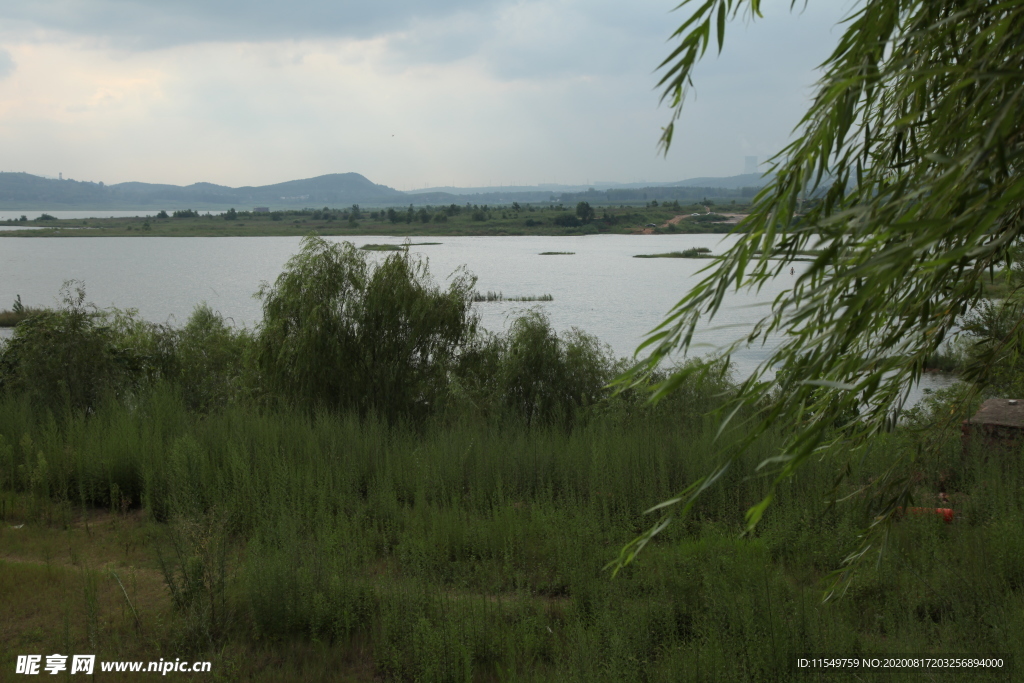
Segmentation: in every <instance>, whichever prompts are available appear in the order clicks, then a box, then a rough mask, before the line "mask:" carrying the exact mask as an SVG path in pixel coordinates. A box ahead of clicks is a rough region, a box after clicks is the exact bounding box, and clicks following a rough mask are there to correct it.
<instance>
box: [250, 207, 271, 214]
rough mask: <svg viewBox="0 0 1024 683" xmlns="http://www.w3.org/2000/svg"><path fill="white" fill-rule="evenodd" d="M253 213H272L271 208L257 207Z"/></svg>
mask: <svg viewBox="0 0 1024 683" xmlns="http://www.w3.org/2000/svg"><path fill="white" fill-rule="evenodd" d="M252 212H253V213H270V207H269V206H257V207H256V208H255V209H253V210H252Z"/></svg>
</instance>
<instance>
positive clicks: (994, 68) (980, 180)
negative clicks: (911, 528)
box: [634, 0, 1024, 558]
mask: <svg viewBox="0 0 1024 683" xmlns="http://www.w3.org/2000/svg"><path fill="white" fill-rule="evenodd" d="M688 4H689V3H688V2H684V3H683V5H688ZM760 5H761V3H760V2H759V1H758V0H709V1H708V2H706V3H703V4H702V5H700V6H699V7H697V9H696V11H694V12H693V13H692V14H691V15H690V17H689V18H688V19H687V20H686V21H685V22H684V23H683V24H682V25H681V26H680V27H679V29H678V30H677V31H676V33H675V34H674V38H678V39H679V43H678V45H677V47H676V48H675V49H674V50H673V51H672V53H671V54H670V55H669V56H668V57H667V58H666V59H665V61H664V62H663V63H662V67H663V68H665V73H664V76H663V78H662V81H661V85H663V86H664V87H665V90H664V95H663V98H664V99H667V100H668V101H670V103H671V105H672V107H673V121H674V120H675V118H676V117H678V115H679V112H680V111H681V107H682V105H683V100H684V95H685V93H686V89H687V87H688V86H689V85H690V77H691V74H692V73H693V69H694V68H695V66H696V63H697V61H698V60H699V59H700V57H701V56H702V55H703V54H704V52H705V50H706V49H707V47H708V45H709V44H710V43H711V41H712V33H713V32H714V34H715V36H716V38H717V44H718V47H719V50H721V48H722V46H723V43H724V36H725V26H726V22H727V20H729V19H730V18H734V17H735V16H736V15H737V14H738V13H739V12H741V11H742V10H743V9H744V8H745V9H746V10H747V11H748V12H749V14H750V15H751V16H759V15H760ZM844 26H845V31H844V33H843V34H842V36H841V37H840V39H839V44H838V46H837V47H836V49H835V51H834V52H833V53H832V55H831V56H830V57H829V58H828V60H827V61H826V62H825V64H824V65H823V67H822V71H823V76H822V78H821V80H820V81H819V83H818V88H817V94H816V96H815V99H814V101H813V104H812V105H811V107H810V109H809V110H808V112H807V113H806V114H805V116H804V117H803V120H802V121H801V124H800V127H799V130H800V134H799V135H798V137H797V138H796V139H795V140H794V142H792V143H791V144H790V145H789V146H788V147H786V148H785V149H784V150H782V151H781V152H780V153H779V155H778V156H777V157H776V158H775V160H774V163H773V166H772V172H773V174H774V175H773V178H772V180H771V182H770V183H769V185H768V186H767V187H766V188H765V189H764V190H763V191H762V192H761V193H760V194H759V195H758V197H757V199H756V200H755V205H754V207H753V211H752V213H751V214H750V216H749V217H748V218H747V219H746V220H745V221H744V223H743V226H744V227H745V228H746V233H744V234H741V235H740V237H739V239H738V240H737V242H736V243H735V244H734V246H733V247H732V248H730V249H729V251H728V252H726V253H725V254H723V255H721V256H719V257H717V259H716V263H715V265H714V267H713V268H712V269H711V274H710V275H709V276H708V277H706V278H705V279H704V280H703V281H702V282H700V283H699V284H698V285H697V286H696V287H694V288H693V289H692V290H691V291H690V292H689V293H688V294H687V295H686V296H685V297H684V298H683V299H682V300H681V301H680V302H679V303H678V304H677V305H676V307H675V308H674V309H673V310H672V312H671V313H670V315H669V316H668V317H667V319H666V320H665V321H664V323H663V324H662V325H661V326H660V327H659V328H658V329H657V330H656V331H655V332H654V333H653V334H652V335H651V336H650V337H649V338H648V340H647V341H646V342H645V343H644V345H643V346H642V348H646V349H650V350H651V355H650V358H649V360H648V361H647V363H645V364H643V366H642V367H641V368H639V369H638V372H643V370H644V369H650V368H653V367H655V366H656V364H657V363H658V361H659V360H660V359H662V358H666V357H668V356H669V355H671V354H674V353H677V352H679V351H680V350H685V349H687V348H688V347H689V346H690V343H691V340H692V337H693V333H694V330H695V329H696V327H697V325H698V322H699V321H702V320H706V319H707V318H710V317H713V316H714V315H715V314H716V312H717V311H718V310H719V307H720V306H721V303H722V300H723V295H724V294H725V292H726V291H727V289H729V288H730V287H733V286H737V287H747V288H751V289H755V290H756V289H758V288H759V287H760V286H761V285H762V284H764V283H765V282H766V281H768V280H769V279H771V278H774V277H776V276H779V275H780V274H781V273H782V272H783V271H784V270H785V269H787V268H788V267H789V264H788V263H786V261H792V260H794V258H795V256H796V255H797V254H799V253H800V252H801V251H806V250H808V249H810V248H814V249H817V250H818V251H819V252H820V253H819V256H818V257H817V258H816V259H815V260H814V261H813V262H812V263H811V265H810V266H809V267H808V268H807V269H806V270H805V271H804V273H803V274H802V275H801V276H800V277H799V278H797V280H796V282H795V284H794V286H793V287H792V288H791V289H789V290H787V291H785V292H783V293H782V294H781V295H780V296H779V297H778V298H777V299H776V300H775V301H774V302H773V304H772V309H771V313H770V314H769V315H767V316H766V317H765V318H764V319H763V320H762V321H761V322H760V323H759V324H758V325H757V326H756V327H755V329H754V330H753V332H752V333H751V334H750V335H748V336H747V337H746V338H744V339H741V340H738V341H737V342H736V343H735V344H734V345H732V346H731V347H729V348H728V349H726V351H725V352H726V353H728V352H730V351H732V350H734V349H736V348H739V347H740V346H743V345H745V344H748V343H762V342H764V341H765V340H767V339H768V338H769V336H770V335H780V337H779V338H781V340H782V341H781V343H780V344H779V345H778V346H776V347H775V350H774V351H773V352H772V353H771V355H770V356H769V358H767V359H766V360H765V361H764V362H763V363H762V365H761V366H760V368H759V369H758V371H757V372H756V373H755V374H754V375H753V376H752V377H751V378H750V379H748V380H747V381H746V382H744V383H743V385H742V386H741V388H740V392H739V394H738V395H737V397H736V399H735V402H736V403H738V404H740V405H743V406H748V407H757V406H761V407H763V408H764V409H763V411H762V412H760V413H759V414H758V416H757V419H756V420H755V428H754V429H753V430H752V431H751V432H750V434H751V438H752V437H753V435H755V434H757V433H761V432H763V431H764V430H768V429H770V428H771V427H772V425H777V424H780V423H783V424H792V425H797V426H798V428H797V429H794V430H793V432H792V433H791V435H790V436H789V438H788V439H787V441H786V443H785V444H784V445H783V446H782V447H781V448H780V450H779V453H777V454H775V455H774V456H773V457H772V458H771V459H768V460H766V461H765V463H764V465H765V467H767V468H769V471H774V472H775V473H776V475H777V476H778V479H777V482H778V483H779V485H781V482H783V481H785V480H786V479H788V478H789V477H791V476H792V475H794V474H795V473H796V472H797V470H798V469H799V468H800V467H801V466H803V465H804V464H805V463H807V462H808V461H809V460H810V459H811V458H812V455H813V454H815V453H818V452H820V450H821V449H822V448H823V447H824V446H825V445H826V444H828V443H832V442H838V441H842V442H843V443H844V444H845V448H846V449H847V450H849V449H854V448H856V447H858V446H864V445H865V444H869V443H871V441H872V440H874V439H877V438H878V437H879V435H881V434H883V433H884V432H885V431H887V430H889V429H891V428H892V427H893V426H894V425H895V423H896V420H897V418H898V415H899V411H900V409H901V407H902V405H903V401H904V400H905V398H906V396H907V392H908V391H909V387H910V386H911V385H912V384H913V383H914V382H916V381H918V380H919V379H920V377H921V373H922V371H923V369H924V367H925V365H926V362H927V359H928V358H929V357H930V356H931V355H932V354H934V353H935V352H936V351H937V350H938V349H939V348H940V345H941V344H943V342H944V341H945V340H946V339H947V338H948V337H949V335H950V334H951V332H952V331H953V330H954V329H955V326H956V324H957V320H958V318H959V317H960V316H962V315H964V314H965V313H967V312H968V311H969V310H971V308H972V307H973V306H975V305H976V304H977V303H978V302H979V301H980V299H981V297H982V295H983V282H984V278H985V276H986V273H988V272H990V270H991V269H993V268H994V267H996V266H997V265H999V264H1002V263H1008V262H1009V261H1010V260H1011V259H1012V255H1013V253H1014V250H1015V248H1016V245H1017V244H1018V243H1019V241H1020V237H1021V235H1022V232H1024V220H1022V212H1021V207H1022V202H1024V178H1022V177H1021V175H1020V173H1019V168H1020V164H1021V159H1022V157H1024V135H1022V134H1021V126H1022V125H1024V116H1022V115H1021V112H1022V103H1021V99H1020V96H1019V94H1020V93H1021V92H1022V89H1024V48H1022V46H1021V43H1020V42H1019V41H1018V40H1017V39H1016V36H1018V35H1019V34H1020V33H1021V31H1024V6H1020V5H1019V4H1015V3H1003V4H996V5H993V4H992V3H988V2H981V1H978V0H970V1H968V2H952V1H951V0H941V1H937V2H936V1H933V0H928V1H925V0H912V1H910V2H897V1H895V0H868V1H867V2H864V3H861V4H859V5H857V6H856V8H855V9H854V10H852V15H851V16H850V17H849V19H848V21H846V22H845V24H844ZM672 133H673V125H672V123H671V122H670V124H669V125H668V126H667V127H666V129H665V131H664V135H663V136H662V144H663V146H664V148H665V149H666V151H667V148H668V146H669V145H670V144H671V141H672ZM807 197H813V198H814V199H815V201H813V202H808V203H807V204H806V205H805V202H804V200H805V198H807ZM1019 320H1020V317H1019V315H1018V317H1017V321H1018V324H1016V325H1015V326H1014V328H1013V329H1015V336H1018V335H1021V334H1024V326H1021V325H1020V324H1019ZM1001 348H1002V345H999V344H995V345H991V346H990V347H989V348H988V351H987V352H986V353H984V354H982V355H981V356H979V358H978V362H977V363H975V364H974V365H973V366H972V367H971V368H969V369H968V373H967V377H968V378H969V379H971V380H976V381H980V382H984V378H985V375H986V374H987V372H988V369H989V368H991V367H993V364H994V363H995V362H996V360H997V358H998V354H999V353H1000V349H1001ZM776 369H778V370H781V371H782V372H781V375H780V376H781V378H782V380H781V381H780V382H779V383H778V384H777V385H776V383H775V382H774V381H773V379H772V374H773V373H774V371H775V370H776ZM691 374H692V373H687V372H682V373H677V374H675V375H673V376H672V377H670V378H669V379H668V380H666V381H665V382H663V383H662V384H661V385H660V387H659V390H658V394H657V395H659V396H660V395H665V394H667V393H670V392H671V391H673V390H674V389H675V388H677V387H679V386H681V385H683V384H685V383H686V382H688V381H690V377H691ZM634 376H636V375H635V374H634ZM775 391H777V392H778V393H777V394H776V395H777V396H778V397H779V400H775V401H768V402H767V403H762V401H763V399H764V398H765V397H766V396H769V395H771V394H772V392H775ZM843 415H855V416H859V417H857V419H854V420H851V421H848V422H847V423H845V424H844V426H843V429H840V430H838V431H837V430H835V429H834V425H835V421H836V419H837V418H838V417H840V416H843ZM713 478H714V477H710V478H709V479H705V480H703V482H704V483H707V482H708V481H711V480H712V479H713ZM701 490H704V489H703V488H702V487H701V486H698V487H697V488H694V489H692V490H691V493H694V492H699V491H701ZM904 493H905V492H904ZM898 499H899V496H896V497H895V498H890V499H889V500H890V505H888V506H887V507H886V508H885V509H884V516H886V517H888V516H890V515H892V514H894V512H895V510H896V507H897V506H896V503H895V502H892V501H895V500H898ZM679 500H680V501H686V500H689V496H683V497H681V498H680V499H679ZM769 500H770V498H769V497H766V498H765V499H764V500H763V501H762V503H761V504H759V505H757V506H755V507H752V508H751V509H750V513H749V525H750V527H751V528H753V527H754V525H756V524H757V522H758V521H759V520H760V519H761V517H762V515H763V514H764V511H765V510H766V505H767V502H768V501H769ZM873 528H874V529H875V530H876V531H878V532H880V531H881V530H883V529H884V528H885V525H881V524H877V525H874V527H873ZM864 539H865V540H864V542H863V545H862V546H861V551H860V552H858V553H856V554H854V555H853V556H852V557H854V558H857V557H864V556H865V553H866V552H867V549H868V548H870V547H875V546H876V545H877V543H876V542H877V540H878V539H877V538H876V537H875V535H874V534H867V535H865V536H864Z"/></svg>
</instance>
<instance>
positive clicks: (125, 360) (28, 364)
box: [0, 280, 154, 412]
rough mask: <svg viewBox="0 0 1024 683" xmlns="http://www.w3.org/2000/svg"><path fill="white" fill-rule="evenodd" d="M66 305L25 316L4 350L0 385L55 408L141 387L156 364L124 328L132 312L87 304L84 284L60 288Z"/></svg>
mask: <svg viewBox="0 0 1024 683" xmlns="http://www.w3.org/2000/svg"><path fill="white" fill-rule="evenodd" d="M61 298H62V300H63V306H62V307H61V308H58V309H55V310H45V311H41V312H39V313H37V314H36V315H33V316H31V317H29V318H26V319H25V320H23V321H22V322H21V323H19V324H18V326H17V327H16V328H15V330H14V337H13V338H12V339H11V340H10V342H8V343H7V344H6V345H4V346H3V347H2V349H0V390H3V391H7V392H13V393H15V394H20V395H22V396H25V397H27V398H28V399H29V400H30V401H31V402H32V403H33V404H35V405H38V406H40V407H45V408H48V409H50V410H53V411H55V412H56V411H60V410H61V409H64V408H70V409H71V410H76V411H78V410H93V409H95V407H96V406H97V404H98V403H99V402H100V401H101V400H102V399H103V398H105V397H107V396H124V395H125V394H127V393H131V392H132V391H133V390H134V389H137V388H138V387H139V385H140V384H141V383H142V382H144V381H145V380H146V378H147V377H148V376H149V375H150V373H151V371H152V370H153V369H154V368H153V366H152V363H151V362H150V361H151V358H148V357H147V354H146V352H145V350H143V349H140V348H139V347H138V345H137V344H133V343H132V341H133V340H132V339H130V338H129V339H126V338H125V337H126V335H125V334H124V333H125V331H126V330H127V329H128V328H130V327H131V323H132V322H133V321H135V319H134V316H133V313H132V312H127V313H120V314H119V315H112V314H111V313H108V312H104V311H99V310H98V309H96V307H95V306H93V305H92V304H86V303H85V289H84V286H83V285H82V283H80V282H76V281H74V280H69V281H67V282H65V283H64V286H63V287H62V288H61Z"/></svg>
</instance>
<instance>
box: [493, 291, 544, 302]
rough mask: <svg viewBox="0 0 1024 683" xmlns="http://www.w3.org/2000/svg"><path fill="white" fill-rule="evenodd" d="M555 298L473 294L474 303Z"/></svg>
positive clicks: (497, 293)
mask: <svg viewBox="0 0 1024 683" xmlns="http://www.w3.org/2000/svg"><path fill="white" fill-rule="evenodd" d="M554 300H555V297H553V296H552V295H550V294H537V295H529V294H528V295H520V296H505V295H504V294H502V293H501V292H492V291H487V292H475V293H474V294H473V301H474V302H476V303H485V302H486V303H492V302H495V301H526V302H529V301H554Z"/></svg>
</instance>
